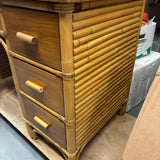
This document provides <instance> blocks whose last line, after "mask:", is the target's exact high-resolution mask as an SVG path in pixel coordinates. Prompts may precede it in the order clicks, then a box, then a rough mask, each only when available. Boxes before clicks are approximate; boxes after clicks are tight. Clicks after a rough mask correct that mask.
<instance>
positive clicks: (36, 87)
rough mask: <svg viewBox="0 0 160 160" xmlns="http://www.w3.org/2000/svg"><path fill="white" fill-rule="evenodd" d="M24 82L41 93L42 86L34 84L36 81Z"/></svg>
mask: <svg viewBox="0 0 160 160" xmlns="http://www.w3.org/2000/svg"><path fill="white" fill-rule="evenodd" d="M25 84H26V85H27V86H28V87H30V88H32V89H34V90H35V91H37V92H39V93H42V92H43V91H44V86H42V85H39V84H36V81H33V80H27V81H26V82H25Z"/></svg>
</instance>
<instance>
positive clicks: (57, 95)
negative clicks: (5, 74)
mask: <svg viewBox="0 0 160 160" xmlns="http://www.w3.org/2000/svg"><path fill="white" fill-rule="evenodd" d="M13 61H14V64H15V69H16V74H17V78H18V82H19V87H20V89H21V90H22V91H24V92H25V93H26V94H28V95H29V96H31V97H33V98H34V99H36V100H37V101H39V102H40V103H42V104H44V105H45V106H47V107H48V108H50V109H52V110H54V111H56V112H57V113H59V114H61V115H62V116H64V105H63V89H62V79H60V78H58V77H56V76H54V75H53V74H50V73H48V72H46V71H43V70H41V69H39V68H37V67H34V66H32V65H30V64H28V63H25V62H23V61H20V60H18V59H16V58H14V59H13ZM28 81H29V82H32V83H31V86H30V84H29V86H28V83H27V82H28ZM32 84H33V85H34V84H36V85H37V87H38V86H40V87H41V88H44V90H43V92H42V91H40V92H42V93H40V92H39V91H38V90H36V89H35V88H34V86H33V88H32Z"/></svg>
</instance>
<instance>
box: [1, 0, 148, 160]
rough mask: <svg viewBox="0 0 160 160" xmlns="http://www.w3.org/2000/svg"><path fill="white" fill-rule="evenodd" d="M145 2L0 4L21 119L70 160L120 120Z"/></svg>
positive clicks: (22, 0)
mask: <svg viewBox="0 0 160 160" xmlns="http://www.w3.org/2000/svg"><path fill="white" fill-rule="evenodd" d="M144 3H145V1H144V0H98V1H96V0H95V1H91V0H59V1H58V0H1V10H2V13H1V16H2V20H1V25H2V29H1V32H3V33H4V37H5V39H6V42H7V46H6V45H5V43H4V42H3V41H2V40H1V44H2V45H3V46H4V48H5V49H6V52H7V54H8V57H9V61H10V65H11V69H12V73H13V77H14V82H15V85H16V90H17V93H18V96H19V100H20V103H21V108H22V111H23V115H24V120H25V122H26V124H27V128H28V131H29V134H30V136H31V137H33V138H36V133H39V134H41V135H42V136H44V137H45V138H46V139H47V140H48V141H50V142H51V143H53V144H54V145H55V146H57V147H58V148H59V150H60V151H61V152H62V153H63V155H64V157H65V158H66V159H69V160H76V159H78V158H79V154H80V152H81V151H82V150H83V148H84V147H85V145H86V144H87V143H88V142H89V141H90V140H91V139H92V138H93V137H94V136H95V135H96V134H97V133H98V131H99V130H100V129H101V128H102V127H103V126H104V125H105V124H106V123H107V122H108V121H109V120H110V119H111V118H112V116H113V115H114V114H115V113H117V112H118V111H120V114H121V115H122V114H124V113H125V107H126V102H127V99H128V93H129V87H130V83H131V76H132V71H133V66H134V60H135V54H136V48H137V42H138V37H139V30H140V25H141V23H140V22H141V17H142V16H141V15H142V12H143V9H144Z"/></svg>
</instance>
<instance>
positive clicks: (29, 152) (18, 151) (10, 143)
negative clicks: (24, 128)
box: [0, 115, 47, 160]
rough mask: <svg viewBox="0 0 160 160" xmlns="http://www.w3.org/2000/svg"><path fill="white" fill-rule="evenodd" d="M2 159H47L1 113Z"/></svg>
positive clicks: (0, 159) (0, 143) (0, 145)
mask: <svg viewBox="0 0 160 160" xmlns="http://www.w3.org/2000/svg"><path fill="white" fill-rule="evenodd" d="M0 160H47V158H46V157H45V156H44V155H43V154H42V153H40V152H39V151H38V150H37V149H36V148H35V147H34V146H33V145H32V144H31V143H29V142H28V140H26V139H25V138H24V136H22V135H21V134H20V133H19V132H18V131H17V130H16V129H15V128H13V127H12V125H11V124H9V123H8V122H7V121H6V120H5V119H4V118H3V117H2V115H0Z"/></svg>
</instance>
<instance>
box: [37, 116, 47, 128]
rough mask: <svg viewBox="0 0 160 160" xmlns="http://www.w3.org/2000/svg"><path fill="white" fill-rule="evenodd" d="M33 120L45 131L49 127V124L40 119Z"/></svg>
mask: <svg viewBox="0 0 160 160" xmlns="http://www.w3.org/2000/svg"><path fill="white" fill-rule="evenodd" d="M34 120H35V121H36V122H37V123H39V124H40V125H41V126H42V127H44V128H45V129H47V128H48V127H49V124H48V123H47V122H44V121H43V120H42V119H41V118H39V117H38V116H35V117H34Z"/></svg>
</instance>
